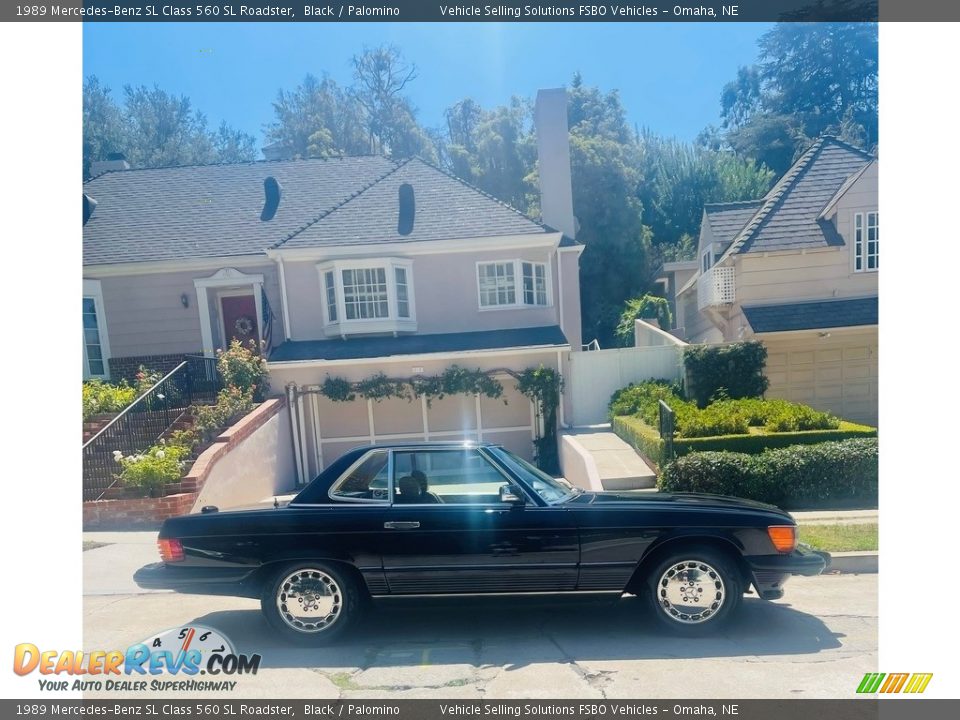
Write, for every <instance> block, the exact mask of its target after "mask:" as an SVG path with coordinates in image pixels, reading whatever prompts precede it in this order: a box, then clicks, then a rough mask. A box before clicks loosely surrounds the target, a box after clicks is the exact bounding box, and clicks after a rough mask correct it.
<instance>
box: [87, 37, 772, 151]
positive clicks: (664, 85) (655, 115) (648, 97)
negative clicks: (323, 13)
mask: <svg viewBox="0 0 960 720" xmlns="http://www.w3.org/2000/svg"><path fill="white" fill-rule="evenodd" d="M769 27H770V24H767V23H702V24H688V23H582V24H578V23H450V24H444V23H422V24H420V23H347V24H342V25H333V24H326V23H255V24H254V23H179V24H178V23H130V24H127V23H84V29H83V64H84V75H90V74H94V75H97V76H98V77H99V78H100V79H101V81H103V82H104V83H106V84H107V86H109V87H111V88H112V89H113V91H114V94H115V96H117V97H120V94H121V89H122V87H123V85H125V84H127V83H129V84H145V85H148V86H152V85H154V84H157V85H159V86H160V87H161V88H163V89H164V90H166V91H168V92H174V93H178V94H184V95H186V96H188V97H189V98H190V99H191V100H192V101H193V104H194V106H195V107H196V108H198V109H200V110H202V111H203V112H205V113H206V114H207V117H208V118H209V120H210V125H211V126H216V125H218V124H219V123H220V121H221V120H226V121H227V122H228V123H230V124H231V125H233V126H235V127H238V128H240V129H242V130H244V131H246V132H249V133H251V134H252V135H254V137H256V138H257V140H258V142H259V141H260V140H261V139H262V127H263V125H264V124H265V123H268V122H270V121H271V120H272V107H271V102H272V101H273V99H274V98H275V97H276V94H277V90H279V89H280V88H285V89H292V88H293V87H295V86H296V85H297V84H298V83H299V82H300V81H301V80H302V79H303V77H304V75H305V74H306V73H308V72H311V73H313V74H315V75H318V76H319V75H321V74H322V73H323V72H327V73H329V74H330V75H331V76H332V77H333V78H334V79H335V80H337V81H338V82H340V83H342V84H348V83H349V82H350V80H351V70H350V58H351V57H352V56H353V55H354V54H355V53H358V52H360V51H361V50H362V49H363V47H364V46H367V47H373V46H376V45H379V44H382V43H392V44H394V45H396V46H397V47H399V48H400V49H401V51H402V52H403V53H404V55H405V57H406V58H407V59H408V60H410V61H412V62H414V63H416V65H417V67H418V68H419V73H420V75H419V77H418V78H417V80H415V81H414V82H413V83H412V84H411V85H410V86H409V90H410V92H409V95H410V97H411V98H412V100H413V102H414V103H415V105H416V106H417V107H418V109H419V118H420V121H421V122H422V123H423V124H424V125H426V126H427V127H440V126H442V124H443V111H444V109H445V108H447V107H449V106H450V105H452V104H453V103H455V102H456V101H457V100H460V99H462V98H464V97H467V96H469V97H472V98H473V99H474V100H477V101H478V102H479V103H480V104H481V105H482V106H484V107H492V106H494V105H498V104H502V103H505V102H506V101H507V100H509V98H510V97H511V96H512V95H521V96H525V97H533V95H534V94H535V93H536V90H537V89H538V88H541V87H557V86H560V85H564V84H566V83H568V82H569V80H570V78H571V77H572V75H573V73H574V72H575V71H577V70H579V71H580V72H581V73H583V76H584V80H585V82H586V83H588V84H590V85H598V86H599V87H600V88H602V89H604V90H612V89H618V90H619V91H620V94H621V97H622V98H623V102H624V106H625V107H626V109H627V113H628V117H629V120H630V122H631V123H634V124H636V125H638V126H641V127H643V126H647V127H650V128H652V129H653V130H654V131H656V132H659V133H661V134H665V135H671V136H675V137H678V138H681V139H686V140H692V139H693V138H694V137H695V136H696V135H697V133H698V132H699V131H700V130H701V129H702V128H703V127H704V126H706V125H707V124H709V123H715V124H716V123H718V122H719V110H720V101H719V97H720V90H721V88H722V87H723V85H724V83H726V82H728V81H729V80H731V79H733V78H734V76H735V74H736V71H737V68H738V67H739V66H740V65H746V64H749V63H751V62H753V61H754V60H755V59H756V54H757V44H756V41H757V38H759V37H760V35H761V34H763V33H764V32H765V31H766V30H767V29H769Z"/></svg>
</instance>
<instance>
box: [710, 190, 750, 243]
mask: <svg viewBox="0 0 960 720" xmlns="http://www.w3.org/2000/svg"><path fill="white" fill-rule="evenodd" d="M762 204H763V200H746V201H744V202H729V203H711V204H709V205H704V206H703V211H704V212H705V213H706V218H705V219H706V222H707V223H708V224H709V225H710V232H711V233H712V234H713V237H714V239H715V240H716V241H717V242H722V243H724V244H727V243H729V242H731V241H732V240H733V239H734V238H735V237H736V236H737V233H739V232H740V231H741V230H742V229H743V226H744V225H746V224H747V222H748V221H749V220H750V218H752V217H753V216H754V215H755V214H756V212H757V210H758V209H759V208H760V206H761V205H762Z"/></svg>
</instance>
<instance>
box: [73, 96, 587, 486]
mask: <svg viewBox="0 0 960 720" xmlns="http://www.w3.org/2000/svg"><path fill="white" fill-rule="evenodd" d="M536 121H537V130H538V145H539V152H540V170H541V177H542V178H543V179H542V181H541V191H542V198H541V206H542V208H543V210H542V212H543V221H544V222H543V223H539V222H534V221H533V220H530V219H529V218H527V217H525V216H523V215H522V214H520V213H519V212H517V211H516V210H514V209H512V208H511V207H509V206H507V205H505V204H504V203H502V202H499V201H498V200H496V199H495V198H493V197H490V196H489V195H486V194H485V193H483V192H481V191H479V190H478V189H476V188H474V187H472V186H470V185H468V184H466V183H464V182H463V181H461V180H459V179H457V178H455V177H453V176H451V175H449V174H447V173H445V172H443V171H442V170H439V169H437V168H436V167H433V166H431V165H429V164H428V163H426V162H424V161H422V160H419V159H411V160H405V161H396V160H392V159H388V158H385V157H351V158H336V159H315V160H291V161H265V162H253V163H243V164H233V165H209V166H194V167H176V168H168V169H154V170H124V169H123V165H119V166H118V167H117V171H113V172H106V173H105V174H101V175H99V176H98V177H95V178H94V179H92V180H89V181H88V182H86V183H85V184H84V219H85V222H84V227H83V240H84V249H83V255H84V288H83V290H84V298H83V312H84V376H85V377H104V378H109V377H121V376H126V377H129V376H130V375H131V374H132V373H133V372H135V371H136V368H137V366H138V365H140V364H143V365H147V366H149V367H151V368H158V369H169V368H171V367H173V366H175V365H176V364H177V363H179V362H180V361H181V359H182V358H183V357H184V356H185V355H190V354H203V355H206V356H213V355H214V354H215V352H216V351H217V349H220V348H223V347H225V346H226V345H227V344H228V343H229V342H230V340H231V339H232V338H239V339H240V340H243V341H247V340H250V339H254V340H263V341H264V342H265V344H266V346H267V357H268V366H269V370H270V377H271V386H272V391H273V393H275V394H278V393H284V392H287V393H288V397H289V398H290V399H291V400H292V403H291V404H292V407H293V418H294V423H295V428H296V430H295V436H296V437H295V445H296V453H297V460H298V462H299V463H300V473H301V479H304V478H309V477H311V476H312V474H313V473H314V472H316V471H317V470H319V469H320V468H321V467H323V466H324V464H325V463H328V462H330V461H331V460H332V459H334V458H336V457H337V456H338V455H339V454H340V453H341V452H342V451H343V450H345V449H347V448H349V447H352V446H356V445H358V444H362V443H366V442H375V441H376V440H397V439H444V438H459V437H464V436H466V437H474V438H480V439H484V440H494V441H500V442H503V443H504V444H505V445H506V446H507V447H509V448H511V449H514V450H516V451H519V452H522V453H523V454H524V455H525V456H527V457H529V456H530V455H531V451H532V445H531V438H532V436H533V434H534V432H535V430H534V427H535V423H536V418H535V417H533V413H532V406H531V403H530V402H529V401H528V400H527V399H526V398H525V397H524V396H522V395H520V394H519V393H518V392H517V391H516V389H515V387H514V385H513V381H512V380H511V379H510V377H509V376H508V375H506V374H504V375H502V376H501V377H502V378H503V380H502V381H503V383H504V385H505V388H506V392H505V396H504V398H503V399H496V400H491V399H488V398H474V397H470V398H465V397H463V396H456V397H446V398H443V399H438V400H434V401H433V402H432V403H431V404H430V405H429V406H428V404H427V403H425V402H424V403H423V404H422V406H421V403H420V402H416V403H415V404H411V403H409V402H407V401H405V400H385V401H383V402H379V403H373V402H367V401H354V402H349V403H334V402H332V401H330V400H328V399H327V398H325V397H323V396H320V395H318V394H316V393H315V392H311V391H312V390H315V388H316V387H317V386H318V385H319V384H321V383H322V382H323V381H324V379H325V378H327V377H328V376H338V377H344V378H347V379H349V380H352V381H358V380H362V379H366V378H369V377H371V376H373V375H376V374H377V373H380V372H382V373H384V374H386V375H387V376H390V377H398V378H409V377H411V376H416V375H420V374H424V375H432V374H437V373H440V372H442V371H443V370H445V369H446V368H448V367H450V366H451V365H454V364H457V365H460V366H463V367H466V368H469V369H476V368H481V369H484V370H497V369H509V370H514V371H521V370H523V369H525V368H528V367H537V366H539V365H541V364H542V365H545V366H547V367H551V368H554V369H558V370H561V371H562V370H563V365H564V363H566V361H567V360H566V357H567V353H568V352H569V351H570V350H571V348H577V349H579V348H580V289H579V270H578V264H579V256H580V253H581V251H582V249H583V248H582V246H581V245H578V244H577V243H576V241H575V240H574V239H573V238H574V233H575V220H574V217H573V208H572V200H571V188H570V162H569V144H568V136H567V117H566V94H565V93H564V91H562V90H549V91H541V92H540V93H539V94H538V97H537V112H536ZM115 162H119V161H115ZM504 399H505V400H506V401H507V402H506V403H504V401H503V400H504Z"/></svg>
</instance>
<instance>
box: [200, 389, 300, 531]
mask: <svg viewBox="0 0 960 720" xmlns="http://www.w3.org/2000/svg"><path fill="white" fill-rule="evenodd" d="M269 402H270V403H273V404H276V406H277V407H276V412H274V413H273V414H272V416H271V417H269V418H268V419H267V420H266V421H265V422H263V423H262V424H261V425H260V426H259V427H257V428H256V429H255V430H253V432H251V433H250V434H249V435H246V436H245V437H243V438H242V439H239V440H238V441H237V442H236V443H235V444H233V445H232V447H229V448H228V449H227V451H226V452H223V453H222V454H220V455H219V456H218V457H217V458H216V460H215V462H213V463H211V465H210V467H209V469H208V470H207V476H206V482H205V483H203V484H202V487H201V489H200V493H199V495H198V497H197V501H196V503H195V504H194V508H193V511H194V512H199V510H200V508H202V507H203V506H204V505H216V506H217V507H219V508H220V509H225V508H235V507H243V506H246V505H253V504H256V503H259V502H261V501H262V500H265V499H268V498H270V497H271V496H272V495H278V494H283V493H286V492H289V491H290V490H292V489H293V487H294V485H295V483H296V473H295V470H294V460H293V450H292V447H293V445H292V440H291V437H290V415H289V413H288V412H287V411H286V407H285V405H284V404H283V403H282V402H278V401H276V400H271V401H269ZM261 407H263V406H261ZM255 412H256V411H254V413H255ZM254 413H252V414H254ZM248 417H249V416H248ZM244 420H246V418H245V419H244ZM254 420H255V418H254ZM236 427H237V426H235V428H236ZM237 429H238V430H239V431H240V432H242V427H241V428H237ZM231 430H234V428H231ZM214 448H215V446H214Z"/></svg>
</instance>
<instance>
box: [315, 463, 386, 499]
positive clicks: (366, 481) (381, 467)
mask: <svg viewBox="0 0 960 720" xmlns="http://www.w3.org/2000/svg"><path fill="white" fill-rule="evenodd" d="M388 458H389V454H388V453H387V451H386V450H376V451H374V452H370V453H368V454H367V455H364V456H363V458H362V459H361V460H360V461H359V462H357V463H355V464H354V465H353V466H351V467H350V468H349V469H347V471H346V472H345V473H344V474H343V476H342V477H341V478H340V479H339V480H337V481H336V482H335V483H334V484H333V487H331V488H330V497H331V498H333V499H334V500H348V501H350V500H352V501H354V502H387V500H388V499H389V497H390V487H389V484H388V477H387V468H388V467H389V463H388V462H387V460H388Z"/></svg>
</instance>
